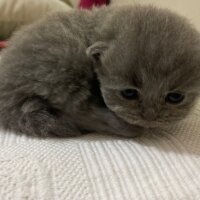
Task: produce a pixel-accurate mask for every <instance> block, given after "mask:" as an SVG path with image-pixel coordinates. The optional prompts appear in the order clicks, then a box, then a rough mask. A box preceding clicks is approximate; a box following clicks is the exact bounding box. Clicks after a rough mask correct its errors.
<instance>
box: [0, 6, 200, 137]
mask: <svg viewBox="0 0 200 200" xmlns="http://www.w3.org/2000/svg"><path fill="white" fill-rule="evenodd" d="M148 15H149V16H148ZM146 20H147V21H146ZM162 20H163V21H162ZM167 20H169V22H168V21H167ZM173 23H174V24H173ZM142 24H143V25H142ZM155 25H158V27H157V28H156V27H155ZM162 26H164V27H165V26H166V27H165V28H166V30H164V31H160V34H159V31H158V30H157V29H159V28H161V27H162ZM169 28H171V29H172V30H170V31H169V30H168V29H169ZM173 28H174V30H173ZM143 29H144V30H143ZM145 29H146V30H145ZM167 30H168V32H167V33H166V34H165V31H167ZM178 30H180V31H181V30H183V31H184V33H181V34H180V35H178V33H177V31H178ZM172 33H174V34H175V33H176V34H177V35H174V36H173V35H172ZM133 36H134V37H138V38H137V39H134V40H135V41H134V43H135V45H132V43H133V42H132V40H133V38H134V37H133ZM148 36H150V39H148ZM158 36H160V38H159V37H158ZM165 37H166V38H165ZM161 40H163V42H162V41H161ZM177 40H180V41H179V42H177ZM98 41H101V43H98ZM137 41H138V42H137ZM182 41H185V42H184V44H183V45H182V46H180V44H181V42H182ZM96 42H97V43H96ZM176 42H177V44H175V45H173V44H174V43H176ZM191 42H193V43H194V42H195V44H191ZM95 43H96V44H97V45H96V46H94V47H92V48H90V46H92V45H93V44H95ZM197 43H199V36H198V33H197V32H196V31H195V30H193V29H192V28H191V27H190V26H189V25H188V24H187V23H186V22H185V21H184V20H183V19H182V18H179V17H177V16H176V15H173V14H171V13H168V12H167V11H162V10H161V11H160V10H156V9H154V8H151V7H144V8H143V7H130V8H128V7H122V8H103V9H100V10H96V11H92V12H91V11H73V12H71V13H69V14H66V13H60V14H57V15H53V16H51V17H48V18H47V19H44V20H42V21H40V22H38V23H36V24H33V25H31V26H29V27H27V28H24V30H22V31H19V32H18V33H17V34H16V36H14V37H13V38H12V39H11V41H10V44H9V47H8V48H7V49H6V50H5V51H4V52H3V53H2V55H1V56H2V58H1V62H0V126H1V127H2V128H4V129H9V130H14V131H16V132H22V133H26V134H30V135H41V136H47V135H62V136H65V135H79V134H81V133H84V132H91V131H95V132H109V133H115V134H121V135H129V136H134V135H136V134H138V132H139V130H140V129H138V126H137V125H140V126H141V127H143V125H144V126H150V125H147V123H144V120H142V121H141V119H140V117H138V119H139V120H138V119H136V118H137V117H136V116H137V115H138V116H139V115H141V113H139V112H138V108H137V109H135V106H136V105H134V109H135V110H136V111H137V115H136V113H134V117H133V119H129V118H128V115H127V113H128V114H129V116H130V114H131V115H132V114H133V113H129V111H130V110H131V108H132V107H131V106H132V105H131V104H130V101H129V102H122V100H121V99H120V98H119V97H117V95H116V92H115V93H113V90H114V88H115V89H116V88H117V90H118V89H119V88H124V87H125V86H130V84H132V83H131V81H132V79H133V77H135V76H137V75H138V76H140V78H141V79H142V77H144V76H145V75H147V74H148V73H149V76H151V78H152V77H155V80H152V81H151V80H150V81H149V82H148V83H145V84H146V86H149V87H154V86H156V87H157V86H158V85H159V84H160V87H162V85H167V84H168V83H169V81H170V78H171V79H172V76H170V78H169V80H166V82H164V84H162V83H163V82H161V81H163V78H168V77H169V76H168V72H170V71H172V72H173V71H174V69H173V67H172V66H171V63H173V62H174V61H175V60H177V59H176V57H180V56H181V55H183V54H184V53H185V54H184V55H185V56H186V51H185V49H187V48H188V51H187V52H188V54H189V52H190V53H191V55H193V56H191V55H189V56H190V57H189V59H190V62H191V63H192V67H191V68H190V70H189V71H190V72H189V73H191V76H194V74H196V75H197V77H199V73H200V70H199V68H198V67H199V64H200V62H199V55H200V52H199V49H198V48H197V47H198V44H197ZM98 44H99V45H98ZM102 44H103V45H102ZM105 44H106V45H105ZM138 44H140V45H138ZM145 45H146V46H145ZM170 45H171V46H170ZM176 46H177V47H178V48H177V50H175V49H174V47H176ZM88 47H89V48H88ZM169 47H170V48H173V49H172V50H170V51H169ZM145 49H146V50H145ZM158 49H159V50H160V54H159V53H155V52H157V51H158ZM181 49H182V52H180V50H181ZM86 50H87V54H88V55H89V56H91V57H94V58H96V60H95V59H94V60H95V62H93V61H92V60H91V59H90V58H89V57H88V56H87V55H86ZM102 54H103V55H102ZM97 56H100V58H98V57H97ZM162 58H163V59H162ZM170 59H171V60H170ZM188 61H189V60H187V62H188ZM177 62H178V61H177ZM136 63H137V65H136ZM147 63H148V66H149V68H148V69H147V68H146V67H147ZM191 63H190V64H191ZM134 64H135V65H134ZM142 64H143V66H142ZM161 64H162V66H161ZM106 65H107V66H108V67H107V68H106V67H105V66H106ZM133 65H134V66H133ZM153 65H154V68H152V69H151V67H152V66H153ZM169 66H171V69H168V68H169ZM130 67H131V68H130ZM135 67H139V68H140V69H137V68H135ZM196 69H198V73H193V71H195V70H196ZM142 70H143V71H142ZM148 70H149V72H148ZM184 70H185V71H186V72H187V73H188V71H187V70H188V69H184ZM133 71H134V73H133ZM171 74H173V73H171ZM156 75H158V76H157V77H156ZM180 75H182V74H181V73H179V74H178V77H179V76H180ZM96 76H97V77H98V79H99V81H100V84H101V90H102V92H103V97H102V95H101V92H100V89H99V82H98V80H97V77H96ZM136 79H138V77H137V78H136ZM147 79H148V77H146V78H145V80H147ZM136 82H137V81H136ZM140 82H145V81H144V80H138V83H140ZM193 82H194V83H193ZM193 82H192V81H191V84H190V83H189V84H186V85H187V86H188V87H191V88H192V89H193V90H194V91H193V90H192V89H191V93H192V94H193V96H194V97H193V98H192V100H191V101H192V102H193V101H194V99H196V96H197V89H196V88H199V86H200V84H199V82H198V81H196V78H195V81H193ZM166 83H167V84H166ZM181 85H182V83H181ZM138 87H139V86H138ZM156 87H155V88H154V89H152V90H153V91H155V90H157V89H158V88H156ZM162 89H163V88H161V90H162ZM144 90H146V96H147V98H146V100H145V98H144V100H145V106H146V107H148V108H151V110H152V105H150V104H154V106H155V104H156V103H157V104H158V105H157V106H156V107H159V104H160V102H157V100H155V99H153V96H154V95H153V92H152V91H150V90H149V89H148V87H147V88H145V87H144ZM109 92H110V94H111V95H109V94H108V93H109ZM147 93H149V94H147ZM117 98H118V99H117ZM104 101H105V103H104ZM105 104H106V105H105ZM134 104H135V103H134ZM192 104H193V103H190V104H188V106H187V107H185V109H184V108H183V109H182V110H183V111H184V112H183V113H184V114H183V116H185V114H186V113H188V111H189V110H190V109H189V108H190V107H191V105H192ZM128 106H129V107H128ZM138 107H140V106H138ZM123 108H124V110H123ZM142 109H143V108H142ZM171 109H172V108H171ZM111 110H112V111H111ZM147 110H148V109H147ZM154 112H155V111H154ZM154 114H155V113H154ZM167 114H168V113H167ZM169 115H170V114H169ZM117 116H119V117H117ZM152 116H153V115H152ZM131 117H132V116H131ZM181 117H182V116H181ZM169 118H170V117H169ZM171 118H172V119H173V116H172V117H171ZM177 118H180V116H177ZM172 119H170V120H169V121H172ZM137 121H139V122H138V123H137ZM161 121H162V120H161ZM166 121H167V120H166ZM153 123H154V122H152V124H153ZM159 123H160V122H159ZM159 123H158V124H159ZM131 124H135V125H136V126H133V125H131ZM155 124H156V123H155Z"/></svg>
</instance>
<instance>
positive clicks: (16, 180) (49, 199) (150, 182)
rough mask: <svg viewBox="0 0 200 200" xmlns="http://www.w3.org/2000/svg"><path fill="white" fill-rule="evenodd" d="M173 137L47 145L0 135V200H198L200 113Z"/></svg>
mask: <svg viewBox="0 0 200 200" xmlns="http://www.w3.org/2000/svg"><path fill="white" fill-rule="evenodd" d="M168 132H169V133H166V134H163V135H146V136H144V137H141V138H137V139H124V138H118V137H110V136H103V135H102V136H100V135H88V136H83V137H80V138H74V139H47V140H44V139H36V138H35V139H33V138H27V137H26V136H16V135H15V134H10V133H3V132H1V133H0V145H1V148H0V199H1V200H8V199H9V200H24V199H26V200H157V199H159V200H162V199H164V200H199V199H200V112H199V111H197V109H195V111H194V113H193V114H192V115H191V116H190V117H189V118H187V119H186V120H185V121H184V122H182V123H180V124H179V125H177V126H176V127H171V128H170V130H169V131H168ZM170 132H171V133H170Z"/></svg>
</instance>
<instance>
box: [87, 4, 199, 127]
mask: <svg viewBox="0 0 200 200" xmlns="http://www.w3.org/2000/svg"><path fill="white" fill-rule="evenodd" d="M119 16H120V19H119V23H121V25H120V24H118V29H119V30H117V29H116V27H117V25H116V23H117V21H118V20H117V19H115V20H116V21H115V22H114V21H113V23H114V25H113V27H115V29H116V30H115V31H116V37H115V38H113V39H112V40H110V41H108V42H97V43H95V44H93V45H92V46H90V47H89V48H88V50H87V54H88V55H89V56H90V57H92V58H93V60H94V61H95V65H96V72H97V75H98V78H99V80H100V84H101V91H102V94H103V98H104V100H105V103H106V105H107V106H108V108H109V109H110V110H112V111H113V112H114V113H115V114H116V115H117V116H119V117H121V118H122V119H124V120H125V121H127V122H129V123H131V124H135V125H139V126H143V127H157V126H164V125H168V124H169V123H172V122H176V121H178V120H180V119H183V118H184V117H185V116H186V115H187V114H188V113H189V111H190V110H191V108H192V106H193V105H194V102H195V100H196V98H197V96H198V95H199V91H200V37H199V34H198V32H197V31H196V30H194V29H193V28H192V27H191V26H190V25H189V24H188V23H187V21H186V20H185V19H183V18H182V17H179V16H177V15H175V14H173V13H171V12H169V11H166V10H159V9H155V8H152V7H138V8H137V9H133V10H131V9H129V10H127V11H126V12H124V15H123V12H121V14H120V15H119ZM110 27H111V29H112V24H110ZM104 34H105V33H104Z"/></svg>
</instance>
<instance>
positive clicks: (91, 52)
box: [86, 42, 108, 62]
mask: <svg viewBox="0 0 200 200" xmlns="http://www.w3.org/2000/svg"><path fill="white" fill-rule="evenodd" d="M107 49H108V44H106V43H105V42H96V43H94V44H93V45H91V46H90V47H88V48H87V50H86V54H87V56H88V57H89V58H92V59H93V60H94V61H95V62H98V61H100V59H101V56H102V55H103V53H104V52H105V51H106V50H107Z"/></svg>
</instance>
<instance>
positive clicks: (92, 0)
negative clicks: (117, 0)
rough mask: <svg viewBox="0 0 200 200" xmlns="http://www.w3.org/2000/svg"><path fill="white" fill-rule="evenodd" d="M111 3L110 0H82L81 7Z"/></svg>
mask: <svg viewBox="0 0 200 200" xmlns="http://www.w3.org/2000/svg"><path fill="white" fill-rule="evenodd" d="M108 3H109V0H80V2H79V7H80V8H87V9H89V8H92V7H93V6H101V5H106V4H108Z"/></svg>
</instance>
